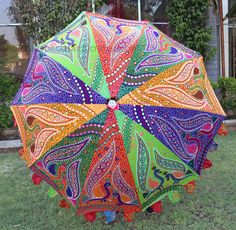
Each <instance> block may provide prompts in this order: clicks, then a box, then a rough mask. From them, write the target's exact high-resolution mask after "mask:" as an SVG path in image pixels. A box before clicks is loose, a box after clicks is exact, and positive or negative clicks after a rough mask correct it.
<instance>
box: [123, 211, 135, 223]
mask: <svg viewBox="0 0 236 230" xmlns="http://www.w3.org/2000/svg"><path fill="white" fill-rule="evenodd" d="M124 219H125V221H127V222H132V221H133V219H134V214H133V212H127V211H126V212H124Z"/></svg>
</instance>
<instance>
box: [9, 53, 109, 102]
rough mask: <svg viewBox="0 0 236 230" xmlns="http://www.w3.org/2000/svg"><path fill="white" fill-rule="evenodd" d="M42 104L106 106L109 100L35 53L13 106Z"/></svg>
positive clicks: (51, 61)
mask: <svg viewBox="0 0 236 230" xmlns="http://www.w3.org/2000/svg"><path fill="white" fill-rule="evenodd" d="M39 103H41V104H43V103H78V104H83V103H85V104H105V103H106V99H105V98H104V97H102V96H101V95H100V94H98V93H97V92H96V91H94V90H93V89H92V88H91V87H90V86H88V85H86V84H85V83H84V82H83V81H81V80H80V79H79V78H77V77H76V76H73V75H72V73H71V72H69V71H68V70H67V69H65V68H64V67H63V66H62V65H60V64H59V63H57V62H56V61H54V60H53V59H51V58H50V57H48V56H47V55H45V54H44V53H42V52H40V51H39V50H37V49H35V50H34V52H33V54H32V57H31V60H30V64H29V67H28V69H27V72H26V75H25V78H24V81H23V83H22V85H21V87H20V89H19V91H18V93H17V95H16V97H15V98H14V100H13V103H12V104H13V105H21V104H39Z"/></svg>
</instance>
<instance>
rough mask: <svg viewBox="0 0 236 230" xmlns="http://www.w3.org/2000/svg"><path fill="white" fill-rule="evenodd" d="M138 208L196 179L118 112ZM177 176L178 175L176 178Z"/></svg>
mask: <svg viewBox="0 0 236 230" xmlns="http://www.w3.org/2000/svg"><path fill="white" fill-rule="evenodd" d="M116 116H117V120H118V125H119V128H120V131H121V133H122V135H123V139H124V142H125V147H126V151H127V154H128V159H129V164H130V168H131V171H132V174H133V177H134V180H135V184H136V188H137V191H138V195H139V199H140V202H141V204H142V208H143V209H145V208H147V207H148V206H150V205H152V204H153V203H155V202H157V201H158V200H160V199H162V198H163V196H165V195H167V194H168V191H171V190H178V189H179V188H181V186H182V185H185V184H187V183H188V182H190V181H193V180H196V179H197V178H198V175H197V174H196V173H195V172H194V171H193V170H192V169H191V168H190V167H189V166H188V165H186V164H185V163H184V162H183V161H182V160H181V159H180V158H178V157H177V156H176V155H175V154H174V153H173V152H172V151H170V150H169V149H168V148H167V147H166V146H165V145H163V144H162V143H161V142H160V141H159V140H157V139H156V138H155V137H154V136H153V135H152V134H150V133H149V132H148V131H146V130H145V129H144V128H143V127H142V126H140V125H139V124H138V123H136V122H134V121H133V120H131V119H130V118H128V117H127V116H126V115H125V114H123V113H122V112H121V111H116ZM177 173H178V175H177Z"/></svg>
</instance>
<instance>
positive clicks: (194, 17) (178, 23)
mask: <svg viewBox="0 0 236 230" xmlns="http://www.w3.org/2000/svg"><path fill="white" fill-rule="evenodd" d="M208 7H209V1H203V0H170V1H168V6H167V16H168V19H169V23H170V27H171V29H172V30H173V32H172V35H171V36H172V37H173V38H174V39H176V40H177V41H178V42H180V43H183V44H184V45H186V46H187V47H189V48H190V49H193V50H195V51H197V52H199V53H201V55H202V56H203V57H204V61H207V60H208V59H210V58H211V57H212V56H213V55H214V54H215V50H214V49H213V48H212V47H210V45H209V42H210V40H211V29H210V27H208V26H207V19H208V14H207V9H208Z"/></svg>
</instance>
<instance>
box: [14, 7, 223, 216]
mask: <svg viewBox="0 0 236 230" xmlns="http://www.w3.org/2000/svg"><path fill="white" fill-rule="evenodd" d="M11 108H12V111H13V113H14V116H15V118H16V120H17V123H18V126H19V130H20V133H21V137H22V142H23V147H24V151H23V153H22V157H23V158H24V159H25V161H26V162H27V165H28V166H29V167H30V169H31V170H32V171H33V172H34V175H36V177H39V178H41V179H43V180H45V181H46V182H47V183H48V184H49V185H51V186H52V187H53V188H54V189H55V190H56V191H57V192H58V193H59V194H60V195H62V196H63V197H64V199H65V200H66V201H67V203H70V204H71V205H73V206H76V207H77V214H86V213H95V212H98V211H106V214H107V213H108V214H109V215H110V216H109V218H113V216H114V215H113V213H114V211H121V212H123V213H124V216H125V218H126V219H127V220H129V219H130V218H131V216H132V214H133V213H136V212H139V211H141V210H146V209H147V208H149V207H150V206H151V205H153V204H155V203H156V202H158V201H160V200H161V199H162V198H163V197H164V196H166V195H167V196H168V197H169V198H170V199H171V200H172V201H173V202H175V201H177V200H179V195H178V193H177V191H178V190H179V189H180V188H182V187H183V186H186V187H188V189H190V190H191V188H192V187H191V186H193V185H194V181H195V180H196V179H197V178H198V175H199V174H200V172H201V169H202V166H203V164H204V161H205V159H206V155H207V152H208V150H209V149H211V148H212V145H213V144H214V141H213V138H214V136H215V135H216V133H217V130H218V129H219V127H220V125H221V123H222V121H223V119H224V112H223V110H222V108H221V106H220V104H219V102H218V101H217V98H216V97H215V94H214V92H213V90H212V88H211V85H210V82H209V80H208V79H207V74H206V71H205V68H204V64H203V60H202V57H201V56H200V55H199V54H198V53H196V52H194V51H192V50H190V49H188V48H186V47H184V46H183V45H181V44H179V43H177V42H176V41H174V40H172V39H171V38H169V37H168V36H166V35H164V34H163V33H162V32H161V31H159V30H158V29H157V28H155V27H154V26H152V25H151V24H150V23H148V22H138V21H129V20H123V19H118V18H111V17H106V16H102V15H99V14H92V13H88V12H83V13H81V15H80V16H79V17H78V18H76V19H75V20H74V21H73V22H72V23H71V24H70V25H69V26H67V27H66V28H65V29H64V30H62V31H60V32H59V33H58V34H57V35H55V36H54V37H52V38H51V39H49V40H48V41H46V42H45V43H43V44H41V45H39V46H38V47H37V48H35V49H34V52H33V54H32V58H31V61H30V63H29V67H28V70H27V72H26V75H25V78H24V81H23V84H22V85H21V88H20V90H19V92H18V93H17V95H16V97H15V99H14V101H13V104H12V107H11ZM188 184H189V185H190V186H188ZM156 204H157V205H156V206H157V209H158V210H159V209H160V203H156ZM62 205H63V204H62ZM108 211H112V212H111V213H109V212H108ZM108 214H107V215H108Z"/></svg>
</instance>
